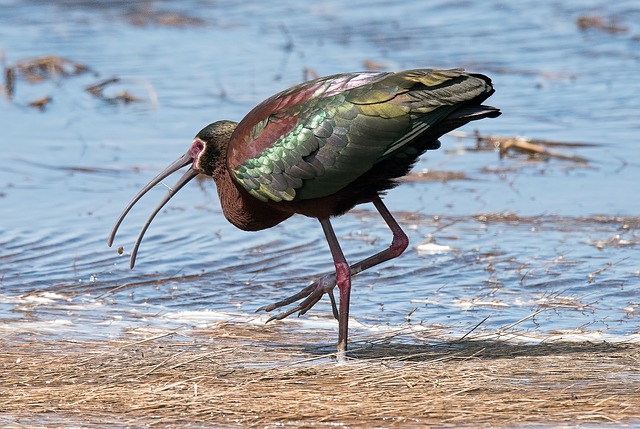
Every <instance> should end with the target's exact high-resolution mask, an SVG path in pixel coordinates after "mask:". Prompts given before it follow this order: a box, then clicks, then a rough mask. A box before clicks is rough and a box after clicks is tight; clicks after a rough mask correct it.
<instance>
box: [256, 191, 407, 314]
mask: <svg viewBox="0 0 640 429" xmlns="http://www.w3.org/2000/svg"><path fill="white" fill-rule="evenodd" d="M372 202H373V204H374V206H375V207H376V209H377V210H378V212H379V213H380V215H381V216H382V219H384V221H385V222H386V224H387V225H388V226H389V229H391V232H392V233H393V240H392V241H391V245H390V246H389V247H388V248H387V249H385V250H383V251H381V252H379V253H376V254H375V255H373V256H370V257H368V258H367V259H364V260H362V261H360V262H357V263H355V264H353V265H352V266H351V267H350V268H351V275H352V276H354V275H356V274H358V273H361V272H362V271H364V270H366V269H368V268H371V267H373V266H375V265H378V264H380V263H382V262H385V261H388V260H390V259H393V258H396V257H398V256H400V255H401V254H402V252H404V251H405V249H406V248H407V246H408V245H409V238H408V237H407V235H406V234H405V233H404V231H403V230H402V228H400V225H398V222H396V220H395V219H394V218H393V216H391V213H390V212H389V210H388V209H387V207H386V206H385V205H384V203H383V202H382V200H381V199H380V197H376V198H374V199H373V200H372ZM335 286H336V274H335V273H329V274H326V275H324V276H323V277H321V278H320V279H319V280H317V281H315V282H314V283H312V284H311V285H309V286H307V287H306V288H304V289H302V290H301V291H300V292H298V293H297V294H295V295H293V296H290V297H288V298H285V299H283V300H282V301H278V302H275V303H273V304H269V305H266V306H264V307H260V308H259V309H258V310H256V311H262V310H265V311H273V310H275V309H276V308H281V307H284V306H286V305H289V304H292V303H294V302H296V301H298V300H301V299H303V298H306V299H305V300H304V301H302V302H301V303H300V304H298V305H296V306H295V307H293V308H291V309H289V310H287V311H283V312H282V313H278V314H276V315H275V316H272V317H271V318H270V319H269V320H268V321H269V322H270V321H272V320H282V319H284V318H285V317H287V316H289V315H291V314H293V313H296V312H297V313H298V315H299V316H301V315H303V314H305V313H306V312H307V311H309V309H311V307H313V306H314V305H315V304H316V303H317V302H318V301H320V299H321V298H322V295H324V294H325V293H326V294H328V295H329V298H330V299H331V307H332V309H333V316H334V317H335V318H336V319H338V320H339V313H338V308H337V306H336V301H335V298H334V297H333V288H334V287H335Z"/></svg>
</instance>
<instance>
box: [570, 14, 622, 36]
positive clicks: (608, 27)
mask: <svg viewBox="0 0 640 429" xmlns="http://www.w3.org/2000/svg"><path fill="white" fill-rule="evenodd" d="M618 21H619V19H618V18H617V17H608V18H606V19H605V18H603V17H601V16H587V15H583V16H581V17H579V18H578V19H576V25H577V26H578V28H579V29H580V31H587V30H600V31H604V32H605V33H609V34H620V33H626V32H628V31H629V28H627V27H625V26H622V25H620V24H619V23H618Z"/></svg>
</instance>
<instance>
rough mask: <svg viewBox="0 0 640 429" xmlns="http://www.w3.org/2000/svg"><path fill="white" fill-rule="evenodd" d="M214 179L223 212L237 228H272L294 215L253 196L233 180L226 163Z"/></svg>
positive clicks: (216, 172) (249, 229)
mask: <svg viewBox="0 0 640 429" xmlns="http://www.w3.org/2000/svg"><path fill="white" fill-rule="evenodd" d="M213 180H214V181H215V182H216V188H217V190H218V197H219V198H220V205H221V206H222V213H223V214H224V216H225V217H226V218H227V220H228V221H229V222H231V223H232V224H233V225H234V226H236V227H237V228H240V229H242V230H244V231H259V230H262V229H267V228H271V227H272V226H275V225H277V224H279V223H280V222H282V221H284V220H285V219H287V218H289V217H291V215H292V213H287V212H284V211H281V210H279V209H278V208H277V207H276V206H274V205H271V204H268V203H264V202H262V201H260V200H258V199H257V198H255V197H253V196H251V194H249V193H248V192H247V191H246V190H245V189H244V188H243V187H242V186H240V185H238V184H237V183H236V182H235V181H234V180H233V178H232V177H231V174H229V170H228V169H227V167H226V165H225V166H223V167H221V168H218V169H217V170H216V171H215V172H214V174H213Z"/></svg>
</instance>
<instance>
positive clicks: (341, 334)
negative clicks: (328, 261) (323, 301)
mask: <svg viewBox="0 0 640 429" xmlns="http://www.w3.org/2000/svg"><path fill="white" fill-rule="evenodd" d="M320 225H322V230H323V231H324V235H325V237H326V238H327V243H329V249H331V256H333V263H334V265H335V267H336V277H335V279H336V284H337V285H338V290H339V291H340V310H339V312H338V315H339V317H338V353H344V352H345V351H346V350H347V335H348V332H349V299H350V297H351V269H350V268H349V264H348V263H347V260H346V259H345V257H344V254H343V253H342V249H341V248H340V243H338V239H337V238H336V233H335V232H334V231H333V227H332V226H331V222H329V219H320Z"/></svg>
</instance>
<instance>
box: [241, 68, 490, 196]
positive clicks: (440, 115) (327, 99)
mask: <svg viewBox="0 0 640 429" xmlns="http://www.w3.org/2000/svg"><path fill="white" fill-rule="evenodd" d="M490 90H491V86H490V84H489V83H488V82H487V81H485V80H483V79H481V78H477V77H474V76H470V75H467V74H465V73H463V72H462V70H446V71H445V70H410V71H405V72H399V73H358V74H346V75H336V76H332V77H329V78H323V79H319V80H316V81H311V82H307V83H305V84H302V85H300V86H297V87H294V88H292V89H290V90H288V91H285V92H283V93H280V94H278V95H276V96H274V97H272V98H270V99H269V100H266V101H265V102H264V103H262V104H261V105H259V106H258V107H256V109H254V110H253V111H252V112H251V113H250V114H249V115H247V117H246V118H245V119H243V121H242V122H240V124H239V125H238V129H237V130H236V133H235V134H234V136H233V137H232V141H231V143H230V150H229V157H228V165H229V169H230V171H231V174H232V176H233V177H234V179H235V180H236V181H237V182H238V183H239V184H240V185H242V186H243V187H244V188H245V189H246V190H247V191H249V192H250V193H251V194H252V195H253V196H255V197H256V198H258V199H260V200H263V201H267V200H272V201H282V200H285V201H291V200H306V199H313V198H320V197H324V196H328V195H331V194H333V193H335V192H337V191H339V190H340V189H342V188H344V187H346V186H348V185H349V184H350V183H351V182H353V181H354V180H356V179H357V178H358V177H360V176H361V175H362V174H364V173H366V172H367V171H368V170H369V169H371V168H372V167H373V166H374V165H375V163H376V162H379V161H381V160H382V159H385V158H386V157H388V156H390V155H392V154H394V153H396V152H397V151H399V150H401V149H402V148H404V147H405V146H406V145H408V144H410V143H411V142H413V141H415V140H416V139H417V138H419V137H420V136H421V135H423V134H424V133H425V132H427V130H428V129H429V127H432V126H434V125H435V124H437V123H438V122H440V121H442V120H443V119H444V118H446V117H447V116H448V115H449V114H451V112H453V111H454V110H455V109H457V108H458V107H460V106H462V105H463V104H465V103H466V102H468V101H470V100H473V99H474V98H476V97H478V96H479V95H481V94H483V93H485V92H488V91H490Z"/></svg>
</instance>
